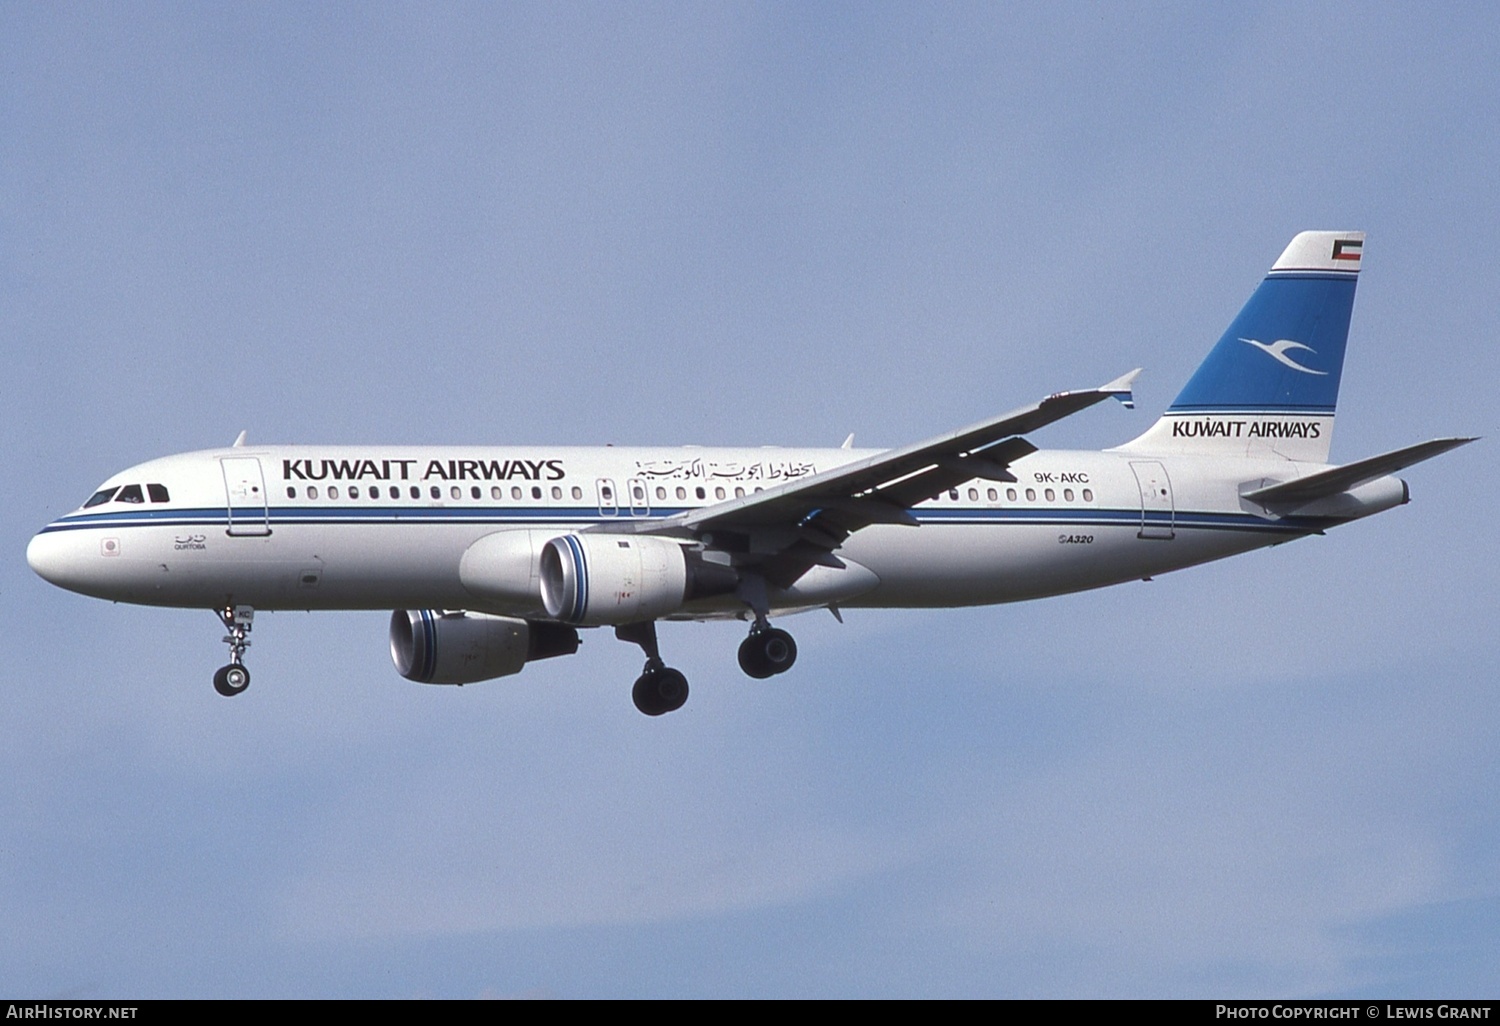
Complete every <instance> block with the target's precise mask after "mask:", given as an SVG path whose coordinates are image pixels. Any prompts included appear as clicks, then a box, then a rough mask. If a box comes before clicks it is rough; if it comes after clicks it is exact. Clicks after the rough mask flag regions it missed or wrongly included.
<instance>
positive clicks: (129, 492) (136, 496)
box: [115, 485, 146, 502]
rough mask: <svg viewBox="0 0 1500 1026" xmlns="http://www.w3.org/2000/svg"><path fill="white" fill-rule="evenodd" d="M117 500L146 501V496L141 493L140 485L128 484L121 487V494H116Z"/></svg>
mask: <svg viewBox="0 0 1500 1026" xmlns="http://www.w3.org/2000/svg"><path fill="white" fill-rule="evenodd" d="M115 501H116V502H145V501H146V497H145V496H144V495H142V494H141V486H140V485H126V486H125V487H124V488H121V489H120V494H119V495H116V496H115Z"/></svg>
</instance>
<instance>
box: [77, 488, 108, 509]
mask: <svg viewBox="0 0 1500 1026" xmlns="http://www.w3.org/2000/svg"><path fill="white" fill-rule="evenodd" d="M114 497H115V489H114V488H101V489H99V490H98V491H97V492H95V493H94V494H93V495H90V496H89V501H88V502H85V503H84V504H83V508H84V509H92V508H93V507H95V506H102V505H104V504H105V503H106V502H108V501H109V500H110V499H113V498H114Z"/></svg>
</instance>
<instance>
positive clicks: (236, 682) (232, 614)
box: [214, 606, 255, 698]
mask: <svg viewBox="0 0 1500 1026" xmlns="http://www.w3.org/2000/svg"><path fill="white" fill-rule="evenodd" d="M214 612H215V613H217V614H218V616H219V619H220V620H222V621H223V622H224V629H225V630H227V631H228V632H229V633H228V634H226V635H225V636H224V643H225V644H226V645H228V646H229V665H228V666H221V667H219V669H218V671H217V672H216V673H214V690H215V691H217V692H218V693H219V694H221V695H223V696H224V697H225V698H233V697H234V696H235V695H238V694H240V693H242V692H243V691H244V690H245V689H246V688H248V687H249V686H250V670H249V668H248V667H247V666H245V664H244V656H245V649H247V648H249V647H250V638H249V634H250V628H251V627H252V626H253V625H254V622H255V610H254V609H252V608H251V607H249V606H225V607H224V608H223V609H216V610H214Z"/></svg>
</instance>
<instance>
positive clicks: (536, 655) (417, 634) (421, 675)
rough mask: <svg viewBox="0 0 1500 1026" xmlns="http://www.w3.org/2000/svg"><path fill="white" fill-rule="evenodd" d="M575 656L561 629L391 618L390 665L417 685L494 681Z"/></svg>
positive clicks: (505, 620)
mask: <svg viewBox="0 0 1500 1026" xmlns="http://www.w3.org/2000/svg"><path fill="white" fill-rule="evenodd" d="M577 651H578V632H577V631H576V630H574V629H573V628H572V627H566V626H564V625H562V624H556V623H536V622H533V621H529V620H517V619H513V618H511V617H508V616H490V615H488V614H486V613H467V612H444V611H442V610H437V609H398V610H396V611H395V612H394V613H392V614H391V662H393V663H395V664H396V672H397V673H399V674H401V676H403V677H405V678H406V679H407V680H414V681H416V682H417V683H419V684H473V683H475V682H477V681H481V680H493V679H494V678H496V677H507V676H509V675H511V674H513V673H519V672H521V667H523V666H525V665H526V664H527V663H529V662H532V661H533V660H536V659H550V658H552V657H553V656H560V655H572V654H573V653H574V652H577Z"/></svg>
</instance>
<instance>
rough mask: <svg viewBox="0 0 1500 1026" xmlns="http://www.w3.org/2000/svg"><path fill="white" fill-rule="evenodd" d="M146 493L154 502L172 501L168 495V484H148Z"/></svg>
mask: <svg viewBox="0 0 1500 1026" xmlns="http://www.w3.org/2000/svg"><path fill="white" fill-rule="evenodd" d="M146 494H147V495H149V496H150V497H151V501H152V502H171V501H172V500H171V498H170V497H168V495H167V486H166V485H159V484H148V485H147V486H146Z"/></svg>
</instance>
